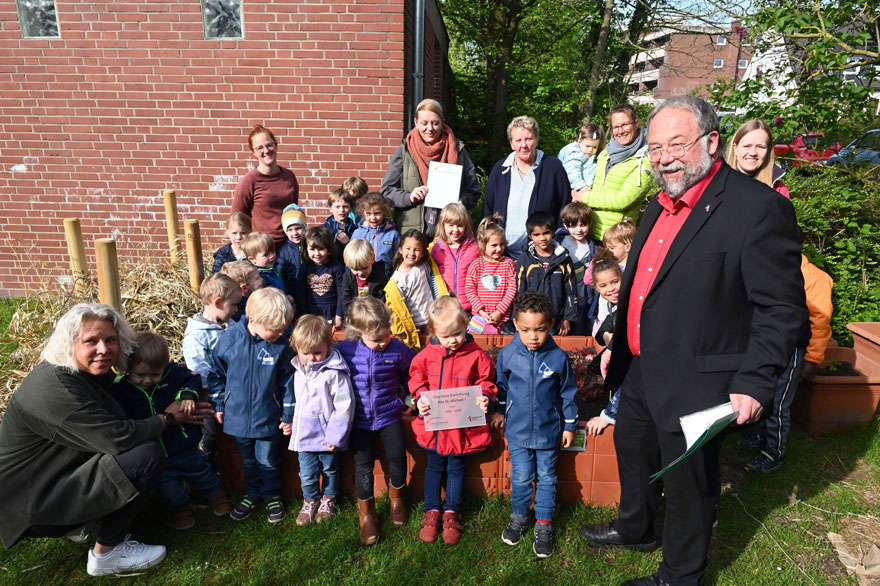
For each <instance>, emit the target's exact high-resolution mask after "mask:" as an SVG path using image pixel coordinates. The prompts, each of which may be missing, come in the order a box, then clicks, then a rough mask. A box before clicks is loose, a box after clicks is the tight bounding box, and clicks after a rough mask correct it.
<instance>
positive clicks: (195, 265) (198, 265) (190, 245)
mask: <svg viewBox="0 0 880 586" xmlns="http://www.w3.org/2000/svg"><path fill="white" fill-rule="evenodd" d="M183 231H184V233H185V234H186V264H187V266H188V267H189V286H190V287H191V288H192V290H193V292H195V294H196V295H198V294H199V286H200V285H201V284H202V280H203V279H204V278H205V266H204V265H203V264H202V236H201V230H200V229H199V221H198V220H185V221H184V222H183Z"/></svg>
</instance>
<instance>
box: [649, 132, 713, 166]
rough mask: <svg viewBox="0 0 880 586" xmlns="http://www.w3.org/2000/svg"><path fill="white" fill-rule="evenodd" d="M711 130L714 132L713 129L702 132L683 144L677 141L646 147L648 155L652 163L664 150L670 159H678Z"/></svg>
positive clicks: (659, 157) (658, 158)
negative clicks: (662, 145)
mask: <svg viewBox="0 0 880 586" xmlns="http://www.w3.org/2000/svg"><path fill="white" fill-rule="evenodd" d="M713 132H714V130H710V131H708V132H704V133H703V134H701V135H700V136H698V137H697V138H695V139H694V140H692V141H690V142H688V143H685V144H682V143H680V142H677V143H674V144H670V145H667V146H665V147H661V146H659V145H658V146H653V147H651V148H649V149H648V156H649V157H650V159H651V162H652V163H656V162H658V161H659V160H660V159H661V158H662V157H663V153H664V152H666V154H667V155H669V157H670V158H672V159H680V158H682V157H683V156H684V154H685V153H686V152H688V151H689V150H690V148H691V147H692V146H694V145H695V144H697V141H699V140H700V139H701V138H703V137H704V136H708V135H710V134H712V133H713Z"/></svg>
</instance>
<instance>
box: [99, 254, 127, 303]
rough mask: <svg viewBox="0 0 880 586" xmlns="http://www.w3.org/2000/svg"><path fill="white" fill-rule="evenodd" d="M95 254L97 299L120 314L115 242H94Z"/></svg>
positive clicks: (120, 298) (120, 300)
mask: <svg viewBox="0 0 880 586" xmlns="http://www.w3.org/2000/svg"><path fill="white" fill-rule="evenodd" d="M95 254H96V256H97V257H98V299H99V300H100V301H101V303H106V304H107V305H112V306H113V307H115V308H116V309H118V310H119V311H120V312H121V311H122V297H121V296H120V295H119V264H118V261H117V258H116V241H115V240H113V239H112V238H101V239H99V240H96V241H95Z"/></svg>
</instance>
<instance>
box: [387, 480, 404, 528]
mask: <svg viewBox="0 0 880 586" xmlns="http://www.w3.org/2000/svg"><path fill="white" fill-rule="evenodd" d="M404 490H406V485H405V484H404V485H403V486H401V487H400V488H394V487H393V486H391V485H390V484H389V485H388V497H389V498H390V499H391V524H392V525H394V526H395V527H403V526H404V525H406V519H407V510H406V501H405V500H404Z"/></svg>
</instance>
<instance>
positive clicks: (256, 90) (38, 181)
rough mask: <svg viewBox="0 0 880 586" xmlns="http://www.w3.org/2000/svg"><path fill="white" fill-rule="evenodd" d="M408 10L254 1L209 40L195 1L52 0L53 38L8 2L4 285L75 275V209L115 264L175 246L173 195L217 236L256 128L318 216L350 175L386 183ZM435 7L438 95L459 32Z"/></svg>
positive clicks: (2, 34) (211, 242) (88, 236)
mask: <svg viewBox="0 0 880 586" xmlns="http://www.w3.org/2000/svg"><path fill="white" fill-rule="evenodd" d="M413 4H414V1H413V0H349V1H344V0H343V1H339V0H336V1H333V2H330V1H329V0H307V1H294V0H276V1H274V2H266V3H262V4H258V3H250V2H248V3H243V14H242V23H243V34H242V37H243V38H241V39H236V40H230V39H211V40H206V38H205V29H204V25H203V15H202V5H201V3H200V2H199V1H198V0H189V1H184V2H181V1H180V0H175V1H172V0H129V1H121V2H88V1H86V0H57V1H56V2H55V7H56V10H57V21H58V25H59V32H60V38H53V39H45V38H22V33H21V30H20V27H19V15H18V14H17V11H16V3H15V2H13V1H12V0H9V1H7V2H3V3H0V56H2V59H0V207H2V210H3V213H2V214H0V233H2V235H3V247H4V251H3V254H2V255H0V295H10V294H20V293H21V292H23V291H24V290H26V289H28V288H30V287H32V286H33V285H35V284H36V282H37V280H38V279H40V278H41V277H42V278H46V277H48V278H49V279H50V280H51V279H56V278H59V279H61V281H63V280H64V275H66V274H67V270H68V268H69V261H68V256H67V248H66V245H65V240H64V230H63V225H62V220H63V219H64V218H67V217H78V218H80V220H81V223H82V228H83V235H84V239H85V242H86V251H87V253H88V254H89V257H90V258H89V260H90V262H93V261H94V244H93V243H94V240H95V239H97V238H104V237H114V238H116V241H117V247H118V250H119V256H120V258H125V257H132V256H138V257H142V256H143V255H145V254H165V250H166V249H167V237H166V235H165V228H164V208H163V200H162V190H163V189H174V190H176V191H177V194H178V210H179V215H180V218H181V222H182V220H184V219H198V220H200V223H201V228H202V237H203V245H204V247H205V248H206V249H208V248H211V249H213V248H215V247H217V246H219V245H220V244H222V239H223V223H224V222H225V218H226V216H227V215H228V213H229V207H230V202H231V199H232V191H233V188H234V187H235V184H236V182H237V181H238V179H239V177H241V176H242V175H244V174H245V173H246V172H247V171H248V169H249V167H251V166H253V158H252V157H251V154H250V152H249V151H248V148H247V134H248V132H249V130H250V128H251V127H252V125H253V124H255V123H258V122H259V123H262V124H264V125H266V126H267V127H269V128H271V129H272V130H273V131H274V132H275V134H276V136H277V137H278V139H279V143H280V145H279V155H278V161H279V163H280V164H281V165H282V166H284V167H288V168H290V169H292V170H293V171H294V172H295V173H296V174H297V177H298V178H299V181H300V185H301V196H300V204H301V205H303V206H304V207H305V208H306V210H307V211H308V212H309V214H310V216H311V218H312V219H313V220H315V219H320V220H323V218H324V217H325V216H326V215H327V211H326V196H327V195H328V194H329V192H330V191H331V190H332V189H334V188H336V187H338V186H339V185H340V183H341V182H342V181H343V180H344V179H345V178H346V177H349V176H350V175H361V176H362V177H364V178H365V179H366V180H367V182H368V184H369V185H370V188H371V189H378V187H379V184H380V183H381V180H382V177H383V176H384V173H385V169H386V166H387V163H388V160H389V158H390V156H391V154H392V153H393V151H394V149H395V148H396V147H397V145H399V144H400V140H401V139H402V138H403V136H404V134H405V131H406V130H407V129H408V128H409V124H408V123H407V118H408V116H407V114H409V117H410V118H411V111H412V106H411V105H410V104H408V103H407V102H406V100H407V99H408V97H409V96H410V95H411V91H412V90H411V79H412V76H411V68H412V64H411V61H412V59H411V53H412V50H411V49H412V43H413V41H412V35H411V29H412V22H411V21H412V14H413V6H412V5H413ZM427 5H428V8H427V16H426V19H425V81H424V96H425V97H434V98H437V99H440V100H442V99H443V98H444V97H445V96H446V92H447V86H448V85H449V79H450V78H449V76H450V75H451V74H450V73H449V67H448V64H447V62H446V50H447V47H448V38H447V37H446V32H445V29H444V28H443V23H442V19H440V18H439V11H438V10H437V6H436V3H435V0H428V2H427ZM181 229H182V226H181ZM92 268H94V265H93V264H92Z"/></svg>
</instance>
